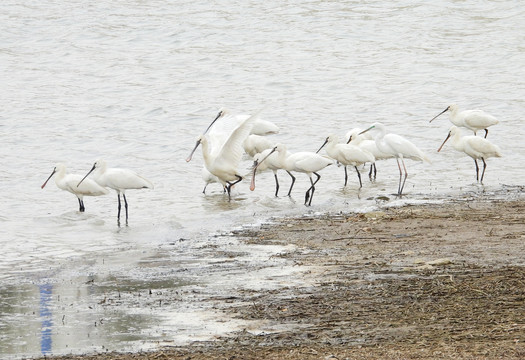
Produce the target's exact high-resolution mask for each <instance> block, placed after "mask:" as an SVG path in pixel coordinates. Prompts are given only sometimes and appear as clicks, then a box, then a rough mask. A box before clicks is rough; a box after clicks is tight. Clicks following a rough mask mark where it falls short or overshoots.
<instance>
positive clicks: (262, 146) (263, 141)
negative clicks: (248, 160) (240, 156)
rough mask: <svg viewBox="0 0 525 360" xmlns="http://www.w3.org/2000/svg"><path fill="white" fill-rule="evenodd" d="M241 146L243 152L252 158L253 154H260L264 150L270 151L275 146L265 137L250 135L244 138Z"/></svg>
mask: <svg viewBox="0 0 525 360" xmlns="http://www.w3.org/2000/svg"><path fill="white" fill-rule="evenodd" d="M242 146H243V148H244V151H245V152H246V153H247V154H248V155H249V156H250V157H252V158H253V157H254V156H255V154H258V153H261V152H263V151H264V150H266V149H271V148H273V147H274V146H275V145H274V143H273V142H272V141H271V140H269V139H268V138H267V137H266V136H261V135H254V134H250V135H248V137H246V139H245V140H244V142H243V144H242Z"/></svg>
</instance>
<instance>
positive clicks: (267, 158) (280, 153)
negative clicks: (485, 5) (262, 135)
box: [250, 144, 295, 197]
mask: <svg viewBox="0 0 525 360" xmlns="http://www.w3.org/2000/svg"><path fill="white" fill-rule="evenodd" d="M288 155H290V153H288V151H286V147H285V146H284V145H283V144H277V145H275V146H274V147H273V148H271V149H266V150H264V151H263V152H261V153H258V154H255V156H254V157H253V160H254V162H253V168H254V169H257V170H258V171H259V172H263V171H264V170H266V169H270V170H272V171H273V176H274V178H275V197H277V196H278V194H279V179H278V177H277V170H280V169H283V170H284V168H283V167H284V161H285V160H286V157H287V156H288ZM285 171H286V172H287V173H288V175H290V177H291V178H292V184H293V183H294V182H295V177H294V176H293V175H292V173H290V172H289V171H287V170H285ZM254 179H255V176H253V177H252V185H251V186H252V187H253V189H255V180H254ZM250 189H251V190H252V191H253V189H252V188H251V187H250ZM290 191H291V190H290ZM288 195H290V193H288Z"/></svg>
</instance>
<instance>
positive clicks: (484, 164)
mask: <svg viewBox="0 0 525 360" xmlns="http://www.w3.org/2000/svg"><path fill="white" fill-rule="evenodd" d="M481 161H483V172H482V173H481V181H480V183H481V184H482V185H483V176H484V175H485V168H486V167H487V163H486V162H485V159H483V158H481Z"/></svg>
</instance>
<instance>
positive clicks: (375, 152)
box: [186, 104, 502, 206]
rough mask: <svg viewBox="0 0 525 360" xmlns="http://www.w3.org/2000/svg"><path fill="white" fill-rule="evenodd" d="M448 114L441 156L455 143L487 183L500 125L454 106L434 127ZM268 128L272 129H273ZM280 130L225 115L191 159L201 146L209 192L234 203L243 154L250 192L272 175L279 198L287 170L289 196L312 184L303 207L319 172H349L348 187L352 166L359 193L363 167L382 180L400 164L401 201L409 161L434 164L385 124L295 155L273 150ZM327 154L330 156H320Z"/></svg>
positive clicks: (249, 118)
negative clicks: (383, 170) (380, 170)
mask: <svg viewBox="0 0 525 360" xmlns="http://www.w3.org/2000/svg"><path fill="white" fill-rule="evenodd" d="M447 111H449V112H450V121H451V122H452V123H453V124H454V125H453V126H452V127H451V128H450V131H449V134H448V137H447V139H445V141H444V142H443V144H442V145H441V147H440V148H439V149H438V152H439V151H441V149H442V148H443V145H444V144H445V142H446V141H447V140H448V139H449V138H451V139H452V146H453V147H454V149H456V150H458V151H461V152H464V153H465V154H467V155H468V156H470V157H471V158H473V159H474V162H475V164H476V180H477V181H478V182H480V183H481V184H482V183H483V176H484V174H485V169H486V166H487V164H486V161H485V160H486V159H487V158H490V157H500V156H502V155H501V150H500V149H499V147H497V146H496V145H494V144H492V143H491V142H489V141H488V140H487V139H486V137H487V135H488V127H490V126H492V125H496V124H497V123H498V120H497V119H496V118H495V117H493V116H492V115H490V114H487V113H486V112H484V111H482V110H464V111H460V110H459V108H458V106H457V105H455V104H454V105H450V106H448V107H447V108H446V109H445V110H444V111H442V112H441V113H439V114H438V115H436V116H435V117H433V118H432V119H431V120H430V122H432V121H434V120H435V119H436V118H437V117H438V116H440V115H441V114H443V113H445V112H447ZM268 124H271V126H269V125H268ZM459 127H464V128H467V129H469V130H471V131H473V132H474V135H473V136H464V137H462V136H461V130H460V129H459ZM480 130H485V137H484V138H481V137H477V136H476V132H477V131H480ZM278 131H279V130H278V127H277V126H275V125H274V124H272V123H268V122H267V121H264V120H261V119H259V118H258V113H257V114H254V115H251V116H250V115H234V114H231V113H230V112H229V111H227V110H224V109H221V110H220V111H219V113H218V114H217V116H216V117H215V118H214V120H213V121H212V122H211V124H210V125H209V126H208V127H207V128H206V130H205V131H204V133H203V134H202V135H200V136H199V137H198V138H197V142H196V144H195V147H194V148H193V150H192V151H191V154H190V155H189V156H188V158H187V159H186V161H187V162H189V161H191V159H192V157H193V154H194V153H195V151H196V150H197V148H198V147H199V145H202V154H203V158H204V168H203V179H204V181H205V183H206V185H205V187H204V190H203V193H206V186H207V185H208V184H209V183H212V182H217V183H220V184H222V186H223V187H224V189H225V192H226V193H227V194H228V200H231V189H232V187H233V186H234V185H236V184H237V183H239V182H240V181H242V180H243V178H244V176H243V175H242V174H241V173H240V171H239V164H240V161H241V157H242V156H243V153H246V154H247V155H248V156H250V157H251V158H253V160H254V163H253V168H252V174H251V177H252V179H251V183H250V190H252V191H253V190H255V177H256V175H257V173H260V172H262V171H265V170H271V171H272V172H273V174H274V179H275V196H276V197H277V196H278V194H279V178H278V176H277V173H278V171H279V170H284V171H286V172H287V173H288V175H289V176H290V177H291V179H292V183H291V185H290V189H289V190H288V194H287V195H288V196H291V192H292V189H293V186H294V183H295V176H294V175H293V174H294V173H304V174H306V175H307V176H308V178H309V180H310V187H309V188H308V189H307V190H306V192H305V197H304V204H305V205H307V206H310V205H311V204H312V198H313V195H314V192H315V186H316V184H317V183H318V182H319V180H320V179H321V175H320V174H319V172H320V171H321V170H323V169H324V168H326V167H327V166H330V165H332V164H334V162H336V163H338V164H340V165H342V166H343V167H344V173H345V176H344V179H345V180H344V186H346V185H347V182H348V172H347V166H352V167H354V169H355V171H356V173H357V176H358V179H359V188H361V187H362V186H363V183H362V180H361V173H360V171H359V169H358V166H360V165H363V164H365V163H369V164H370V172H369V178H370V179H371V180H372V179H375V178H376V176H377V168H376V162H377V161H378V160H386V159H390V158H395V159H396V162H397V165H398V169H399V183H398V189H397V195H399V196H401V195H402V194H403V189H404V186H405V182H406V179H407V177H408V171H407V167H406V164H405V159H412V160H416V161H426V162H430V159H429V158H428V157H427V156H426V155H425V154H424V153H423V152H422V151H421V150H420V149H418V147H417V146H416V145H414V144H413V143H412V142H411V141H409V140H408V139H406V138H404V137H403V136H401V135H398V134H394V133H390V132H388V130H387V129H386V127H385V126H384V125H383V124H381V123H378V122H376V123H374V124H372V125H371V126H369V127H368V128H366V129H364V130H362V129H358V128H355V129H352V130H350V131H349V132H348V133H347V134H346V137H345V141H343V142H340V141H339V139H338V136H337V135H335V134H332V135H329V136H327V137H326V139H325V141H324V143H323V144H322V145H321V147H320V148H319V150H317V152H308V151H302V152H296V153H290V152H289V151H288V150H287V148H286V146H285V145H284V144H280V143H278V144H273V143H272V142H271V141H270V140H268V139H267V138H266V137H265V135H268V134H272V133H276V132H278ZM323 148H325V150H326V155H321V154H319V152H320V151H321V150H322V149H323ZM477 160H481V161H482V162H483V171H482V174H481V178H480V177H479V166H478V163H477Z"/></svg>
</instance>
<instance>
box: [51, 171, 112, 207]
mask: <svg viewBox="0 0 525 360" xmlns="http://www.w3.org/2000/svg"><path fill="white" fill-rule="evenodd" d="M55 174H56V176H55V184H56V185H57V187H58V188H59V189H62V190H65V191H69V192H70V193H71V194H73V195H75V196H76V197H77V199H78V204H79V206H80V208H79V211H80V212H84V211H85V210H86V208H85V207H84V196H100V195H106V194H108V193H109V191H108V189H106V188H104V187H102V186H100V185H99V184H97V183H96V182H94V181H93V180H91V179H87V180H86V181H84V182H83V183H82V184H79V181H81V180H82V176H81V175H76V174H66V165H64V164H62V163H58V164H56V166H55V168H54V169H53V172H52V173H51V175H49V177H48V178H47V180H46V182H45V183H43V184H42V186H41V188H42V189H43V188H44V187H45V186H46V184H47V182H48V181H49V179H51V177H52V176H53V175H55Z"/></svg>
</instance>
